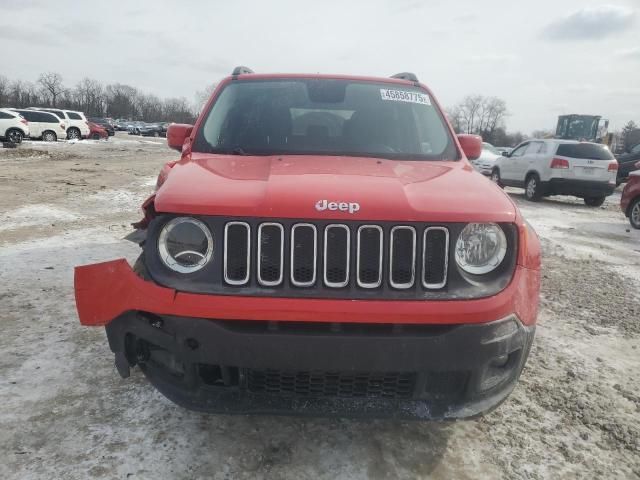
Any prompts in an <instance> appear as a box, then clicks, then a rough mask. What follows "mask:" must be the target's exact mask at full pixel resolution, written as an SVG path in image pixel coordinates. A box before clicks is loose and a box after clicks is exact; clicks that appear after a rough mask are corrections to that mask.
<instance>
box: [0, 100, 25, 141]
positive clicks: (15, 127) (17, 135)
mask: <svg viewBox="0 0 640 480" xmlns="http://www.w3.org/2000/svg"><path fill="white" fill-rule="evenodd" d="M29 133H31V132H30V130H29V122H27V121H26V120H25V119H24V118H22V116H21V115H20V114H19V113H17V112H14V111H11V110H9V109H6V108H0V140H3V141H6V142H10V143H22V139H23V138H25V137H28V136H29Z"/></svg>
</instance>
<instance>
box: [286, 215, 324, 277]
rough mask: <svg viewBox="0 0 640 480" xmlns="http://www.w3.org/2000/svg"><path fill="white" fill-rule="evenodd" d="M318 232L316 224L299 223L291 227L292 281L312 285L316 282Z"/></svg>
mask: <svg viewBox="0 0 640 480" xmlns="http://www.w3.org/2000/svg"><path fill="white" fill-rule="evenodd" d="M317 264H318V232H317V229H316V226H315V225H312V224H310V223H297V224H295V225H294V226H293V227H292V228H291V283H292V284H294V285H295V286H296V287H310V286H312V285H314V284H315V283H316V268H317Z"/></svg>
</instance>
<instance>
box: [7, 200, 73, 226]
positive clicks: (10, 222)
mask: <svg viewBox="0 0 640 480" xmlns="http://www.w3.org/2000/svg"><path fill="white" fill-rule="evenodd" d="M81 218H83V216H82V215H80V214H78V213H75V212H72V211H70V210H66V209H63V208H59V207H54V206H52V205H47V204H34V205H26V206H24V207H20V208H18V209H15V210H11V211H9V212H7V213H5V214H2V215H0V231H3V230H13V229H16V228H22V227H35V226H41V225H42V226H44V225H50V224H52V223H56V222H73V221H75V220H79V219H81Z"/></svg>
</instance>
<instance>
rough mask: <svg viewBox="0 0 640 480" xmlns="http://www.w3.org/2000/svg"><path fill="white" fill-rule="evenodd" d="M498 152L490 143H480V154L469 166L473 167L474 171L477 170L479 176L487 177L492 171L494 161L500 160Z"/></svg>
mask: <svg viewBox="0 0 640 480" xmlns="http://www.w3.org/2000/svg"><path fill="white" fill-rule="evenodd" d="M500 156H501V154H500V152H499V151H498V150H497V149H496V147H494V146H493V145H491V144H490V143H487V142H483V143H482V153H481V154H480V156H479V157H478V158H476V159H475V160H471V165H473V166H474V168H475V169H476V170H478V171H479V172H480V173H481V174H483V175H486V176H487V177H488V176H490V175H491V172H492V171H493V166H494V165H495V163H496V160H497V159H498V158H500Z"/></svg>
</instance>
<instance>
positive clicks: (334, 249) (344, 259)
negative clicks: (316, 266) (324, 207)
mask: <svg viewBox="0 0 640 480" xmlns="http://www.w3.org/2000/svg"><path fill="white" fill-rule="evenodd" d="M350 261H351V230H349V227H347V226H346V225H338V224H333V225H327V226H326V228H325V229H324V284H325V285H326V286H327V287H331V288H342V287H346V286H347V284H348V283H349V262H350Z"/></svg>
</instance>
